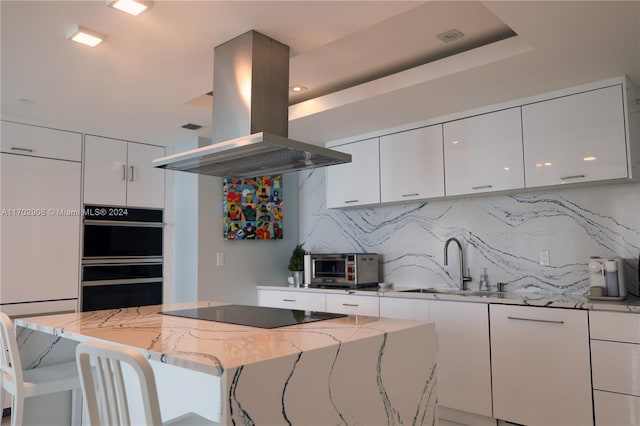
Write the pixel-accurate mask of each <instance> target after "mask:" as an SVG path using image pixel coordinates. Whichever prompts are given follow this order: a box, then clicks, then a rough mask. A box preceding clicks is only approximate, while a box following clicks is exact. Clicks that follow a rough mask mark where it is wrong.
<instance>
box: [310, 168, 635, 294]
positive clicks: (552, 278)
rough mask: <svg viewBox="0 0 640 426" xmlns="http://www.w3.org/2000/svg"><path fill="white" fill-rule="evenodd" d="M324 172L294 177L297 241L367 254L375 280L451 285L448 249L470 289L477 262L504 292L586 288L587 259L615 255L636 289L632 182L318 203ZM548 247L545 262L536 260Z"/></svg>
mask: <svg viewBox="0 0 640 426" xmlns="http://www.w3.org/2000/svg"><path fill="white" fill-rule="evenodd" d="M325 176H326V171H324V170H322V169H318V170H312V171H309V172H304V173H300V183H299V190H300V211H301V215H300V221H301V240H302V242H303V243H304V247H305V249H306V250H308V251H311V252H317V253H323V252H354V251H355V252H374V253H379V254H381V255H382V256H381V257H382V260H381V273H382V278H383V280H384V281H387V282H393V283H394V284H396V285H400V286H403V287H408V286H413V287H415V286H417V287H456V286H457V285H458V284H457V283H458V280H459V278H458V274H459V272H458V270H459V266H458V263H457V262H458V260H457V253H454V249H453V248H451V247H450V250H451V253H450V260H451V262H450V264H449V266H448V267H445V266H444V262H443V257H444V243H445V241H446V240H447V239H448V238H450V237H456V238H458V239H460V240H461V242H462V243H463V245H464V246H465V262H466V265H465V268H466V267H467V266H468V268H469V271H470V274H471V277H472V278H473V281H472V282H471V283H469V284H468V285H469V287H470V288H477V285H478V280H479V277H480V274H481V273H482V270H483V268H487V271H488V275H489V282H490V284H491V285H492V286H493V287H495V286H496V283H497V282H505V283H508V284H509V285H508V289H509V290H511V291H527V292H544V293H551V294H585V293H586V292H587V290H588V272H587V263H588V259H589V257H590V256H601V257H614V256H617V257H621V258H623V259H624V260H625V277H626V279H625V281H626V285H627V288H628V289H629V291H630V292H631V293H633V294H636V295H637V294H638V287H639V285H638V269H637V268H638V266H637V265H638V254H639V253H640V184H637V183H622V184H609V185H599V186H589V187H575V188H566V189H565V188H562V189H561V190H548V191H542V192H524V193H517V194H509V195H486V196H482V197H474V198H459V199H453V200H448V199H445V200H436V201H429V202H421V203H418V202H416V203H407V204H403V205H391V206H387V205H385V206H374V207H362V208H354V209H327V208H326V195H325ZM542 250H549V252H550V260H551V261H550V265H549V266H542V265H540V264H539V252H540V251H542Z"/></svg>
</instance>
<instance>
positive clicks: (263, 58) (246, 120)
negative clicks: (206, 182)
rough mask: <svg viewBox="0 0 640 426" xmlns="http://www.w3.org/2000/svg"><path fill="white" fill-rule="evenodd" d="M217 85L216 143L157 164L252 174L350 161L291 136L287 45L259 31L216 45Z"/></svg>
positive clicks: (206, 171)
mask: <svg viewBox="0 0 640 426" xmlns="http://www.w3.org/2000/svg"><path fill="white" fill-rule="evenodd" d="M213 85H214V90H215V93H214V96H213V129H212V141H213V143H212V144H211V145H209V146H205V147H202V148H198V149H194V150H191V151H187V152H182V153H179V154H174V155H170V156H168V157H164V158H159V159H157V160H154V162H153V164H154V166H155V167H162V168H166V169H170V170H180V171H185V172H193V173H199V174H206V175H212V176H221V177H226V176H235V177H252V176H262V175H267V174H275V173H286V172H291V171H296V170H303V169H311V168H315V167H323V166H330V165H333V164H341V163H348V162H350V161H351V155H349V154H345V153H342V152H338V151H334V150H330V149H326V148H323V147H319V146H316V145H311V144H307V143H303V142H299V141H295V140H292V139H288V137H287V136H288V133H289V106H288V99H289V47H288V46H286V45H284V44H282V43H279V42H277V41H275V40H273V39H271V38H269V37H267V36H265V35H263V34H260V33H258V32H256V31H249V32H247V33H244V34H242V35H240V36H238V37H236V38H234V39H232V40H230V41H228V42H226V43H223V44H221V45H220V46H217V47H216V48H215V50H214V69H213Z"/></svg>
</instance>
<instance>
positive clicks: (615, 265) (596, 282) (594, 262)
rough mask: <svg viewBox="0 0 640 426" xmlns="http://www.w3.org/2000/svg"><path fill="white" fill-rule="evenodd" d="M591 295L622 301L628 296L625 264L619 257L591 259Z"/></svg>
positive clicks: (594, 257) (592, 257) (596, 257)
mask: <svg viewBox="0 0 640 426" xmlns="http://www.w3.org/2000/svg"><path fill="white" fill-rule="evenodd" d="M589 293H590V295H591V296H592V297H604V298H611V299H617V300H622V299H624V298H625V296H626V295H627V288H626V286H625V284H624V264H623V263H622V259H621V258H619V257H611V258H601V257H599V256H591V257H590V258H589Z"/></svg>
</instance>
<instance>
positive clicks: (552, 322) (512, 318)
mask: <svg viewBox="0 0 640 426" xmlns="http://www.w3.org/2000/svg"><path fill="white" fill-rule="evenodd" d="M507 318H508V319H510V320H516V321H533V322H546V323H549V324H564V321H554V320H541V319H535V318H521V317H507Z"/></svg>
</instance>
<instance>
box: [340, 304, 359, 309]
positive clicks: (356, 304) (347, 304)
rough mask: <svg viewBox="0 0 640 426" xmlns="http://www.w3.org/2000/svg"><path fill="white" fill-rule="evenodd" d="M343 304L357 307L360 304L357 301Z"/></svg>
mask: <svg viewBox="0 0 640 426" xmlns="http://www.w3.org/2000/svg"><path fill="white" fill-rule="evenodd" d="M342 306H351V307H353V308H357V307H358V304H357V303H343V304H342Z"/></svg>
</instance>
